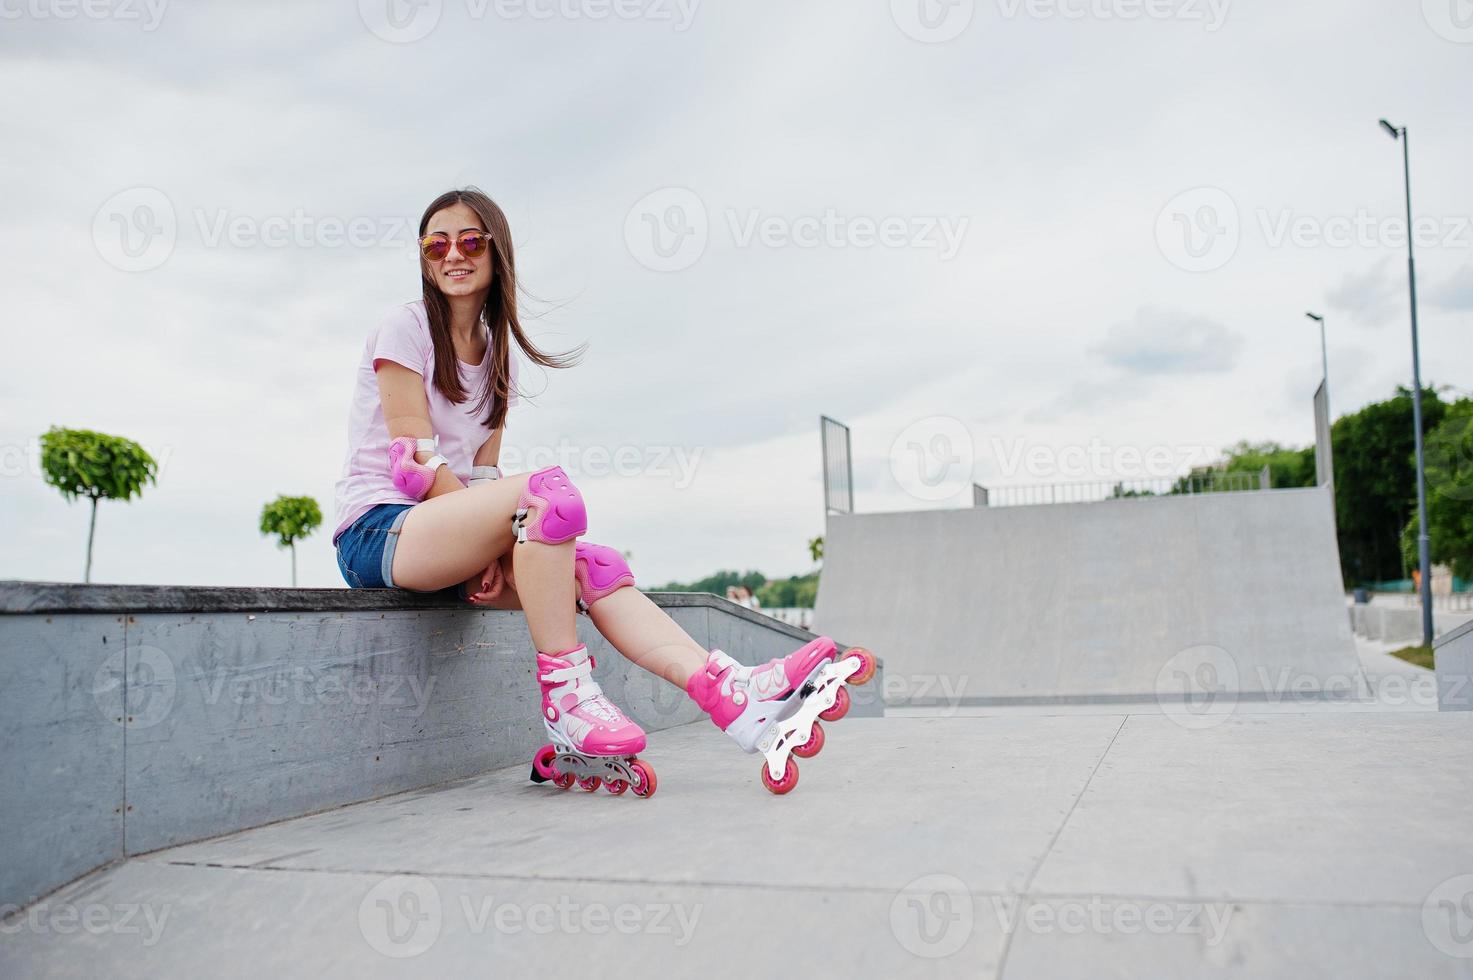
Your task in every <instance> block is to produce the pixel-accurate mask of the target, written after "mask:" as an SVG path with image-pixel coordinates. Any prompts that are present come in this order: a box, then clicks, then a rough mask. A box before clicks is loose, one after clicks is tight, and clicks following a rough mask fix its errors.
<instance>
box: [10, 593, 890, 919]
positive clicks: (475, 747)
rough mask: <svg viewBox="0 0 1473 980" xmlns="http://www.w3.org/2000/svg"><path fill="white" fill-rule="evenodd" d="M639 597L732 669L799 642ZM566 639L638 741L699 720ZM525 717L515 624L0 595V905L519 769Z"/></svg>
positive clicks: (425, 612) (328, 601)
mask: <svg viewBox="0 0 1473 980" xmlns="http://www.w3.org/2000/svg"><path fill="white" fill-rule="evenodd" d="M650 597H651V598H652V599H653V600H654V601H655V602H656V603H658V604H659V605H660V606H662V607H663V608H665V609H666V610H667V611H669V613H670V615H671V616H672V617H674V619H675V620H676V621H677V622H678V623H680V625H681V626H682V627H683V628H684V629H685V630H686V631H687V632H688V633H690V635H691V636H692V637H693V638H694V639H695V640H696V642H698V643H700V644H701V645H702V646H704V647H707V648H708V649H709V648H713V647H720V648H721V649H723V650H725V651H727V652H728V653H730V654H731V655H732V656H734V657H736V658H737V659H738V660H741V661H744V662H748V663H752V662H758V661H762V660H767V659H769V658H771V657H774V656H779V655H782V654H786V653H789V652H791V651H792V650H794V649H796V648H797V647H798V646H801V645H802V644H803V643H805V642H807V641H808V640H810V639H812V635H811V634H809V633H806V632H804V631H802V630H799V629H797V628H795V627H792V626H787V625H785V624H783V623H780V622H778V621H776V620H774V619H771V618H769V617H766V616H763V615H761V614H759V613H756V612H753V611H751V610H747V609H743V608H742V607H740V606H738V605H736V604H735V603H732V602H728V601H727V600H725V599H720V598H717V597H716V596H712V595H705V594H692V593H651V594H650ZM578 635H579V638H580V640H582V641H583V642H585V643H587V644H588V648H589V650H590V652H591V653H592V654H593V656H594V658H595V659H596V661H597V664H598V666H597V669H596V671H595V676H596V678H597V679H598V681H599V683H601V684H602V685H603V687H604V689H605V690H606V691H607V692H608V693H609V695H610V697H612V698H613V699H614V700H615V701H616V702H617V703H618V704H619V705H620V706H621V707H623V708H624V709H625V710H626V711H627V712H628V713H629V714H630V716H631V717H633V718H634V719H635V720H636V721H637V722H638V723H639V724H640V725H642V726H643V727H644V728H645V729H646V730H647V731H659V730H661V729H665V728H670V727H673V726H676V725H683V724H687V723H690V722H693V721H697V720H699V719H703V718H704V715H702V714H701V713H700V712H699V710H698V709H696V707H695V706H694V705H693V704H692V703H691V702H690V700H689V698H687V697H686V696H685V694H684V692H682V691H680V690H678V689H676V688H675V687H674V686H672V685H670V684H668V683H666V682H664V681H662V680H659V679H658V678H655V677H654V676H653V675H651V674H649V673H647V672H645V671H644V670H641V669H639V668H637V667H635V666H633V665H632V664H630V663H629V662H628V661H626V660H625V659H624V658H623V657H622V656H620V655H619V654H618V653H617V651H614V650H613V649H612V648H610V647H609V646H608V645H607V644H606V643H605V642H604V641H603V639H602V637H600V636H599V634H598V632H597V631H596V630H595V629H594V628H593V624H592V623H591V622H589V621H588V620H587V618H586V617H581V616H580V617H579V618H578ZM880 689H881V684H880V683H878V682H876V683H871V684H869V685H866V686H865V687H863V688H857V689H856V690H855V692H854V694H855V698H854V700H855V707H854V711H855V713H856V714H880V713H883V704H882V703H881V702H880V701H879V699H878V697H877V693H878V692H879V690H880ZM539 709H540V703H539V695H538V691H537V685H536V681H535V678H534V676H533V659H532V652H531V641H530V639H529V637H528V635H527V629H526V624H525V621H524V620H523V618H522V616H521V614H520V613H512V612H499V611H490V610H478V609H471V608H467V607H466V606H465V605H464V604H460V603H456V602H454V601H453V600H450V599H447V598H446V597H444V596H441V595H422V594H414V593H407V592H403V591H398V590H371V589H362V590H347V589H254V588H182V587H170V586H122V585H73V584H56V583H41V582H0V733H3V739H0V744H3V746H4V749H5V757H6V770H7V772H6V780H5V782H6V788H5V792H4V793H3V794H0V826H3V827H5V829H6V832H5V834H4V835H3V837H0V840H3V841H4V843H3V846H0V905H3V904H9V903H14V904H21V905H24V904H26V903H28V902H31V901H33V900H35V899H36V898H37V897H39V896H41V895H44V894H46V893H48V892H50V891H52V890H53V889H55V888H57V887H59V886H61V885H63V884H65V883H66V882H68V881H70V880H72V879H74V878H76V877H78V876H80V875H83V874H86V873H87V872H89V871H91V870H93V869H95V868H97V867H99V866H101V865H104V864H107V863H109V862H111V861H115V860H119V859H121V858H124V857H126V856H128V855H133V854H140V853H144V852H148V851H153V850H157V849H159V848H163V847H169V846H172V845H176V844H181V843H185V842H188V841H193V840H199V839H202V838H206V837H212V836H216V835H219V834H224V833H230V832H234V831H237V830H242V829H245V828H249V827H255V826H259V825H261V824H265V823H270V822H273V821H277V820H284V819H288V818H291V817H297V816H302V815H304V814H307V813H312V812H316V811H320V810H326V809H331V808H334V807H338V806H342V805H344V804H348V803H354V802H358V801H361V800H367V799H373V798H376V797H381V796H386V795H389V794H393V793H401V792H404V791H406V790H413V789H417V788H420V787H425V786H431V785H434V784H437V783H443V782H446V781H448V780H454V779H458V778H461V777H465V776H470V775H472V774H476V773H481V772H485V771H487V770H491V769H497V768H501V767H504V766H510V765H515V764H521V763H525V762H529V760H530V759H531V755H532V752H533V750H534V749H535V748H536V747H537V746H538V745H541V744H543V742H545V741H546V739H545V733H544V732H543V730H542V726H541V721H540V710H539ZM652 761H655V762H656V764H657V765H658V760H652Z"/></svg>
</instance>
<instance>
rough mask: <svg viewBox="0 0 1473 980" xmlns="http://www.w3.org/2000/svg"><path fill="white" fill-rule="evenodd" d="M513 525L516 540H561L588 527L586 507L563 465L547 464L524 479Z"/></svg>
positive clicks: (556, 541)
mask: <svg viewBox="0 0 1473 980" xmlns="http://www.w3.org/2000/svg"><path fill="white" fill-rule="evenodd" d="M512 525H513V526H514V527H515V528H516V532H517V540H518V541H519V542H522V543H525V542H528V541H540V542H542V543H543V544H562V543H563V542H564V541H569V540H571V539H573V538H576V537H577V536H578V535H580V534H583V533H584V532H586V531H587V530H588V511H587V510H586V509H585V508H584V506H583V495H582V494H581V493H579V492H578V488H577V487H575V486H573V483H572V481H571V480H569V479H568V474H566V473H564V472H563V468H562V467H561V466H549V467H547V468H546V469H541V470H538V471H537V472H536V473H533V474H532V475H531V476H530V477H529V478H528V479H527V488H526V489H525V490H523V491H522V499H521V500H519V501H518V502H517V513H516V516H515V517H514V518H512Z"/></svg>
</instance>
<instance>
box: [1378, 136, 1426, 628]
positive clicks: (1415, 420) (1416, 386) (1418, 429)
mask: <svg viewBox="0 0 1473 980" xmlns="http://www.w3.org/2000/svg"><path fill="white" fill-rule="evenodd" d="M1381 128H1382V129H1384V130H1386V132H1387V133H1388V134H1390V136H1391V138H1392V139H1394V140H1401V166H1402V176H1403V181H1404V186H1405V188H1406V203H1407V282H1408V285H1409V289H1410V292H1411V299H1412V428H1413V430H1414V434H1415V435H1416V445H1417V564H1418V567H1419V568H1420V569H1421V572H1422V583H1421V584H1422V589H1421V592H1422V597H1421V598H1422V645H1423V646H1431V645H1432V557H1431V546H1430V538H1429V537H1428V534H1427V471H1426V467H1425V464H1424V462H1423V459H1422V357H1421V352H1420V351H1419V349H1418V345H1417V266H1416V261H1415V259H1413V257H1412V163H1411V150H1410V148H1409V147H1408V139H1407V128H1406V127H1405V126H1402V127H1401V128H1400V129H1398V128H1397V127H1395V126H1393V125H1391V123H1389V122H1387V121H1386V120H1384V119H1382V120H1381Z"/></svg>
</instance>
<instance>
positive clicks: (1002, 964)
mask: <svg viewBox="0 0 1473 980" xmlns="http://www.w3.org/2000/svg"><path fill="white" fill-rule="evenodd" d="M1128 721H1130V715H1129V714H1127V715H1125V717H1123V718H1121V719H1120V724H1119V725H1117V726H1116V728H1115V733H1114V734H1113V735H1111V736H1110V741H1109V743H1108V744H1106V746H1105V750H1104V751H1103V752H1101V753H1100V757H1099V758H1098V759H1096V760H1095V764H1094V768H1093V769H1091V770H1090V771H1089V778H1088V779H1086V780H1085V781H1084V785H1083V786H1081V787H1080V788H1079V793H1078V795H1076V796H1075V797H1074V802H1073V803H1071V804H1069V810H1068V812H1066V813H1065V814H1064V819H1062V820H1060V821H1059V826H1058V827H1056V828H1054V833H1053V836H1052V837H1050V838H1049V842H1048V845H1047V846H1046V847H1045V848H1044V849H1043V853H1042V854H1041V855H1039V858H1038V861H1037V862H1035V863H1034V865H1033V870H1032V871H1030V872H1029V873H1028V877H1027V878H1026V879H1024V881H1023V887H1022V888H1020V889H1018V901H1019V902H1026V901H1028V900H1029V898H1030V895H1031V892H1032V889H1033V879H1035V878H1037V877H1038V872H1040V871H1042V870H1043V865H1044V862H1045V861H1047V860H1048V858H1049V855H1050V854H1052V853H1053V852H1054V845H1055V844H1057V843H1058V842H1059V838H1060V837H1061V836H1062V835H1063V833H1064V828H1065V827H1067V826H1069V821H1070V820H1071V819H1073V817H1074V811H1075V810H1076V809H1078V808H1079V801H1080V800H1082V799H1084V794H1085V793H1088V792H1089V787H1090V784H1092V783H1093V782H1094V781H1095V773H1097V772H1099V771H1100V766H1102V765H1104V764H1105V759H1106V758H1107V757H1108V756H1109V755H1110V750H1111V749H1113V748H1114V747H1115V740H1116V739H1118V738H1119V737H1120V733H1121V732H1123V731H1125V724H1126V722H1128ZM1012 949H1013V933H1012V932H1011V931H1009V932H1008V933H1007V934H1006V935H1004V936H1003V941H1002V948H1001V949H1000V950H998V952H997V972H996V973H995V974H993V976H994V977H995V978H996V980H1002V978H1003V975H1004V972H1005V971H1006V970H1007V966H1008V954H1009V953H1010V952H1012Z"/></svg>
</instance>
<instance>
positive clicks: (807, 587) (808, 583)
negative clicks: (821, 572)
mask: <svg viewBox="0 0 1473 980" xmlns="http://www.w3.org/2000/svg"><path fill="white" fill-rule="evenodd" d="M817 596H818V572H809V573H808V574H807V575H793V576H791V577H789V578H786V579H774V580H772V581H771V582H768V583H767V584H766V585H764V586H763V587H762V588H761V589H758V590H757V601H758V602H760V603H762V605H763V606H767V607H770V608H791V607H798V608H803V609H812V608H813V601H814V599H815V598H817Z"/></svg>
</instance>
